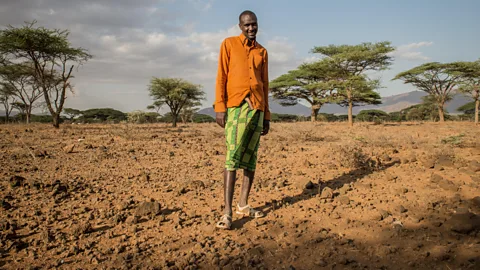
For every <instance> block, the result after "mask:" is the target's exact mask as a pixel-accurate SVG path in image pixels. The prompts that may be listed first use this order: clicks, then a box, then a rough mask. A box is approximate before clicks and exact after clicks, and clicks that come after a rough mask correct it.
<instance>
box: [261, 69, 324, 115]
mask: <svg viewBox="0 0 480 270" xmlns="http://www.w3.org/2000/svg"><path fill="white" fill-rule="evenodd" d="M330 70H331V69H330V67H329V65H328V63H327V62H326V61H319V62H317V63H308V64H307V63H305V64H302V65H300V66H299V67H298V69H295V70H291V71H289V72H288V73H287V74H284V75H281V76H280V77H278V78H276V79H275V80H273V81H271V82H270V92H271V93H272V96H273V97H274V98H276V99H278V100H279V103H280V104H281V105H283V106H294V105H296V104H298V102H299V101H300V100H304V101H306V102H308V103H309V104H310V108H311V116H310V119H311V121H312V122H314V121H316V119H317V115H318V112H319V111H320V109H321V107H322V106H323V105H324V104H325V103H327V102H328V100H329V96H330V93H331V92H332V87H331V84H330V83H329V82H328V81H329V77H328V76H329V74H330Z"/></svg>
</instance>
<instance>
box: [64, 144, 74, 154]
mask: <svg viewBox="0 0 480 270" xmlns="http://www.w3.org/2000/svg"><path fill="white" fill-rule="evenodd" d="M73 149H75V144H70V145H67V146H65V147H63V151H65V153H67V154H70V153H73Z"/></svg>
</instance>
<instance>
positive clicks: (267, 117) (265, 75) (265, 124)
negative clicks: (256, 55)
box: [262, 50, 270, 135]
mask: <svg viewBox="0 0 480 270" xmlns="http://www.w3.org/2000/svg"><path fill="white" fill-rule="evenodd" d="M262 78H263V95H264V98H265V110H264V111H265V116H264V117H265V118H264V121H263V132H262V135H267V133H268V131H269V130H270V106H269V104H268V93H269V81H268V52H267V50H265V57H264V62H263V71H262Z"/></svg>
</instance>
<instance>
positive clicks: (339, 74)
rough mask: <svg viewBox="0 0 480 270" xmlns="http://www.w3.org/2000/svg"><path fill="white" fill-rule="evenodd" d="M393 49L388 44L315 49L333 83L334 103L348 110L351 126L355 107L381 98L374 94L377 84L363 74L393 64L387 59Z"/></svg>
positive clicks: (331, 46) (334, 46) (379, 43)
mask: <svg viewBox="0 0 480 270" xmlns="http://www.w3.org/2000/svg"><path fill="white" fill-rule="evenodd" d="M394 50H395V48H394V47H392V46H391V43H390V42H388V41H383V42H378V43H361V44H358V45H329V46H320V47H314V48H313V49H312V52H313V53H318V54H320V55H322V57H324V59H326V61H328V62H329V64H330V65H329V66H330V70H331V71H330V77H332V80H333V81H335V89H336V91H335V94H334V100H335V101H336V102H337V103H338V104H340V105H344V106H348V122H349V124H350V125H353V107H354V106H355V105H366V104H379V103H380V95H379V94H378V93H376V92H375V91H374V90H376V89H377V88H378V87H379V86H380V84H379V81H378V80H370V78H368V76H367V75H366V72H369V71H370V72H371V71H382V70H385V69H387V68H388V67H389V66H390V65H391V64H392V63H393V57H392V56H391V55H390V53H391V52H392V51H394Z"/></svg>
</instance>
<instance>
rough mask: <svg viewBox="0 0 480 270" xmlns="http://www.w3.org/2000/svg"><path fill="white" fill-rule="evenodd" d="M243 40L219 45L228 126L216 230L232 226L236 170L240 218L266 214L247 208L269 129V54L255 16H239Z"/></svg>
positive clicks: (219, 108) (219, 91) (222, 121)
mask: <svg viewBox="0 0 480 270" xmlns="http://www.w3.org/2000/svg"><path fill="white" fill-rule="evenodd" d="M238 19H239V25H238V26H239V27H240V29H241V30H242V33H241V34H240V36H234V37H229V38H226V39H225V40H224V41H223V42H222V45H221V47H220V55H219V60H218V73H217V82H216V91H215V92H216V97H215V103H214V108H215V112H216V121H217V124H218V125H219V126H221V127H222V128H225V137H226V145H227V154H226V162H225V172H224V196H225V210H224V215H223V216H222V218H221V220H220V221H219V222H218V223H217V224H216V226H217V228H222V229H230V228H231V226H232V201H233V193H234V187H235V178H236V170H237V169H243V184H242V191H241V195H240V202H239V203H238V204H237V211H236V213H237V214H241V215H244V216H249V217H253V218H259V217H263V216H264V213H262V212H261V211H257V210H254V209H253V208H251V207H250V206H249V205H248V195H249V194H250V189H251V187H252V183H253V177H254V174H255V168H256V164H257V151H258V146H259V143H260V135H266V134H267V133H268V130H269V128H270V111H269V108H268V55H267V50H266V49H265V48H264V47H263V46H262V45H260V44H259V43H258V42H257V41H256V35H257V31H258V24H257V16H256V15H255V13H253V12H252V11H249V10H246V11H244V12H242V13H241V14H240V16H239V18H238Z"/></svg>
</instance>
